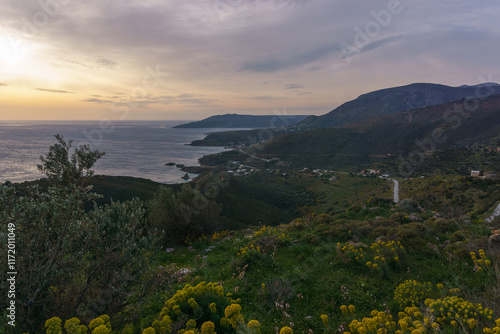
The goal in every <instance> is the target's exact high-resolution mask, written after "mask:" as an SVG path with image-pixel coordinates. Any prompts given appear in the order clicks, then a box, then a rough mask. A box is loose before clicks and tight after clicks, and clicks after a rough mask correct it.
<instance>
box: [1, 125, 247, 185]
mask: <svg viewBox="0 0 500 334" xmlns="http://www.w3.org/2000/svg"><path fill="white" fill-rule="evenodd" d="M186 122H187V121H109V122H103V121H0V182H2V183H3V182H5V181H11V182H23V181H32V180H37V179H40V178H42V177H44V175H43V174H41V173H40V171H39V170H38V169H37V164H40V156H44V155H45V154H47V153H48V152H49V147H50V146H51V145H54V144H55V143H56V142H57V141H56V139H55V137H54V136H55V135H56V134H60V135H62V136H63V137H64V138H65V140H70V139H71V140H73V147H76V146H80V145H83V144H88V145H91V147H92V148H93V149H98V150H99V151H101V152H105V153H106V154H105V155H104V156H103V157H102V158H101V159H100V160H98V162H97V163H96V165H95V166H94V168H93V170H94V171H95V174H96V175H112V176H133V177H139V178H145V179H150V180H153V181H156V182H160V183H183V182H186V181H185V180H184V179H182V178H181V177H182V176H184V174H186V173H185V172H183V171H181V170H180V169H179V168H177V167H176V166H166V165H165V164H166V163H169V162H174V163H176V164H184V165H186V166H199V163H198V159H199V158H201V157H202V156H204V155H207V154H213V153H218V152H222V151H224V150H225V149H224V148H223V147H200V146H190V145H187V144H189V143H191V142H192V141H193V140H197V139H203V138H204V137H205V136H206V135H207V134H208V133H210V132H217V131H228V130H232V129H206V128H205V129H183V128H173V126H175V125H179V124H183V123H186ZM240 130H241V129H240ZM189 176H190V177H195V176H196V174H189Z"/></svg>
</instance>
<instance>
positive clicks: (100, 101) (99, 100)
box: [80, 95, 113, 104]
mask: <svg viewBox="0 0 500 334" xmlns="http://www.w3.org/2000/svg"><path fill="white" fill-rule="evenodd" d="M92 96H94V95H92ZM80 101H81V102H90V103H99V104H105V103H113V101H111V100H103V99H98V98H92V99H85V100H80Z"/></svg>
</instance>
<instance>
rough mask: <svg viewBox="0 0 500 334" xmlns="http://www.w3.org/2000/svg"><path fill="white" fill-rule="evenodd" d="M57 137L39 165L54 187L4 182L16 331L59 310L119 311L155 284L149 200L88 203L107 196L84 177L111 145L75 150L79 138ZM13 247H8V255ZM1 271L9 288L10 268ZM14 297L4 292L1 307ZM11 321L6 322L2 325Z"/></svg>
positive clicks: (83, 313)
mask: <svg viewBox="0 0 500 334" xmlns="http://www.w3.org/2000/svg"><path fill="white" fill-rule="evenodd" d="M56 138H57V141H58V143H57V144H55V145H54V146H51V147H50V149H49V153H48V154H47V155H46V156H45V157H41V161H42V164H41V165H40V166H39V169H40V170H41V171H42V172H44V173H45V174H46V175H47V176H48V177H49V180H51V181H53V185H52V186H51V187H50V188H49V189H48V190H47V191H46V192H42V191H40V189H39V188H37V187H33V188H31V189H30V194H29V195H28V196H19V195H17V194H16V190H15V187H14V186H0V228H1V230H0V240H1V243H2V244H7V233H6V231H7V226H15V240H16V244H15V247H16V263H15V269H16V271H17V276H16V295H15V302H16V313H17V314H16V325H17V327H16V328H15V330H16V332H17V331H19V332H20V331H30V332H37V331H39V330H40V329H41V325H42V324H43V322H44V321H45V320H46V319H48V318H50V317H52V316H59V317H63V318H69V317H72V316H75V315H77V316H79V317H83V318H84V319H85V318H87V319H92V318H95V317H96V316H99V315H101V314H103V313H107V314H109V315H114V314H117V313H118V312H119V311H120V310H122V309H123V308H124V307H125V306H126V305H128V304H131V303H135V302H137V301H138V293H141V292H142V291H141V289H142V288H144V287H148V288H150V287H151V286H152V284H143V283H144V280H147V279H149V278H148V276H147V273H148V272H149V270H148V269H149V262H148V259H147V256H146V252H147V251H149V250H150V249H151V245H152V244H153V242H152V237H151V235H150V234H148V233H147V232H145V231H146V219H145V209H144V207H143V204H142V203H141V202H140V201H138V200H134V201H131V202H125V203H111V204H110V205H106V206H103V207H98V206H97V205H96V204H95V202H94V209H93V210H91V211H86V210H85V208H84V204H85V203H87V202H89V201H94V200H95V199H97V198H99V196H98V195H97V194H94V193H91V187H84V183H85V181H86V180H87V179H88V178H89V177H90V176H92V175H93V171H92V170H91V168H92V166H93V165H94V163H95V162H96V161H97V160H98V159H99V158H100V157H102V156H103V155H104V153H100V152H98V151H93V150H91V149H90V148H89V147H88V146H81V147H79V148H77V149H76V150H75V152H74V153H73V155H72V156H71V157H70V155H69V150H70V148H71V141H69V142H68V143H66V142H65V141H64V139H63V138H62V137H61V136H58V135H57V136H56ZM4 242H5V243H4ZM5 250H6V247H5ZM5 250H4V249H2V250H0V252H1V254H0V256H1V257H2V258H3V259H5V258H7V256H6V254H5ZM0 279H1V281H0V286H1V287H2V291H4V289H3V288H4V287H6V271H5V270H2V271H1V273H0ZM8 302H9V300H6V298H0V309H2V310H5V309H6V306H7V303H8ZM4 319H5V317H3V319H2V320H4ZM6 328H7V329H8V327H4V328H2V326H1V324H0V331H2V329H6Z"/></svg>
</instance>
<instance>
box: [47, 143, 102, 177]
mask: <svg viewBox="0 0 500 334" xmlns="http://www.w3.org/2000/svg"><path fill="white" fill-rule="evenodd" d="M55 137H56V139H57V144H55V145H53V146H51V147H50V150H49V153H48V154H47V156H46V157H43V156H40V160H41V162H42V163H41V164H40V165H37V168H38V170H40V171H41V172H42V173H44V174H45V175H46V176H47V177H48V178H49V180H50V181H52V182H54V183H56V184H58V185H66V186H71V185H76V184H79V185H82V186H83V184H84V183H85V181H87V180H88V179H89V178H91V177H92V176H93V175H94V171H93V170H92V169H91V168H92V167H93V166H94V165H95V163H96V162H97V160H99V159H100V158H102V157H103V156H104V154H105V153H104V152H99V151H98V150H92V149H91V148H90V146H89V145H82V146H80V147H79V148H76V149H75V151H74V152H73V154H72V155H71V157H70V155H69V152H70V150H71V145H72V143H73V141H72V140H69V141H68V142H65V141H64V137H63V136H61V135H59V134H57V135H55Z"/></svg>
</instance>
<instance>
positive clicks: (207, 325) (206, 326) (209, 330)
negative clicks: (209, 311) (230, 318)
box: [201, 321, 215, 334]
mask: <svg viewBox="0 0 500 334" xmlns="http://www.w3.org/2000/svg"><path fill="white" fill-rule="evenodd" d="M214 331H215V324H214V323H213V322H211V321H205V322H204V323H203V325H201V334H214Z"/></svg>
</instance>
